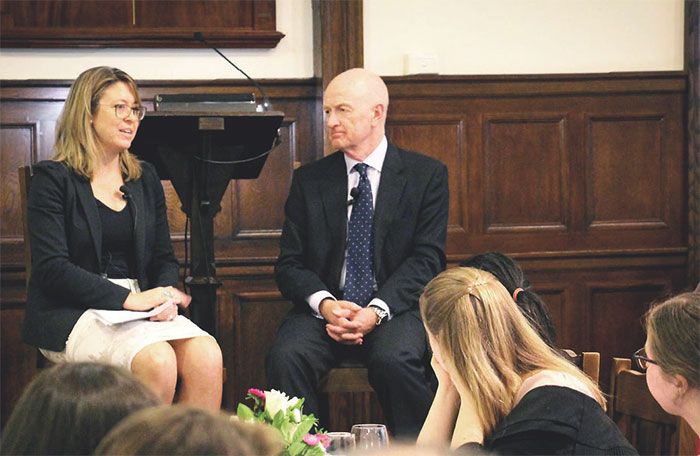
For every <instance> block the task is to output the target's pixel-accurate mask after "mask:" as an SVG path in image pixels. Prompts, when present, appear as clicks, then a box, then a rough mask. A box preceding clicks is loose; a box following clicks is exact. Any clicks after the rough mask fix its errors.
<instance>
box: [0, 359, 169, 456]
mask: <svg viewBox="0 0 700 456" xmlns="http://www.w3.org/2000/svg"><path fill="white" fill-rule="evenodd" d="M159 403H160V401H159V400H158V398H157V397H156V396H155V394H154V393H153V392H151V390H150V389H148V388H147V387H146V386H145V385H144V384H143V383H141V382H140V381H139V380H138V379H137V378H136V377H134V376H133V375H132V374H131V373H130V372H128V371H126V370H125V369H122V368H119V367H115V366H109V365H105V364H97V363H67V364H59V365H56V366H53V367H51V368H49V369H46V370H44V371H42V372H41V373H40V374H39V375H38V376H37V377H36V378H35V379H34V380H33V381H32V382H31V383H30V384H29V386H28V387H27V388H26V389H25V390H24V392H23V393H22V396H21V397H20V399H19V401H18V402H17V405H16V406H15V408H14V410H13V412H12V415H10V418H9V420H8V422H7V425H6V426H5V429H4V431H3V438H2V444H1V445H0V452H1V453H2V454H64V455H67V454H92V452H93V451H94V450H95V447H97V444H98V443H99V442H100V440H101V439H102V437H104V435H105V434H107V432H108V431H109V430H110V429H111V428H112V427H113V426H114V425H115V424H117V423H118V422H119V421H121V419H122V418H124V417H126V416H127V415H129V414H131V413H133V412H135V411H136V410H140V409H142V408H144V407H151V406H154V405H157V404H159Z"/></svg>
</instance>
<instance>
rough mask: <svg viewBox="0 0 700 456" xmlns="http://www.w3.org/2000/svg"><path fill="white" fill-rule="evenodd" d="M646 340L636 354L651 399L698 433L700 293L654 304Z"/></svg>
mask: <svg viewBox="0 0 700 456" xmlns="http://www.w3.org/2000/svg"><path fill="white" fill-rule="evenodd" d="M645 323H646V332H647V340H646V343H645V344H644V348H642V349H640V350H639V351H638V352H637V353H635V355H634V357H635V359H636V361H637V363H638V364H639V366H640V367H641V368H642V369H643V370H646V372H647V385H649V391H650V392H651V395H652V396H654V399H656V401H657V402H658V403H659V405H661V407H662V408H663V409H664V410H666V411H667V412H668V413H670V414H672V415H679V416H682V417H683V418H685V420H686V421H687V422H688V424H689V425H690V427H692V428H693V431H695V433H696V434H700V293H698V292H692V293H683V294H680V295H678V296H675V297H673V298H670V299H668V300H666V301H664V302H662V303H661V304H658V305H655V306H653V307H652V308H651V309H650V310H649V312H647V314H646V317H645Z"/></svg>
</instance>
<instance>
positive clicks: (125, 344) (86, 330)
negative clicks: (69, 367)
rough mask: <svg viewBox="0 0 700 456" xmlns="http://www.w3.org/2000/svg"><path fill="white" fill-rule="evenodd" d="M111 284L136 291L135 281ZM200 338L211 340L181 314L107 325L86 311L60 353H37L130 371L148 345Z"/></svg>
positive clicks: (53, 358)
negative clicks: (168, 318) (169, 319)
mask: <svg viewBox="0 0 700 456" xmlns="http://www.w3.org/2000/svg"><path fill="white" fill-rule="evenodd" d="M129 281H131V279H129ZM114 282H115V283H118V284H119V285H122V286H124V287H125V288H129V289H131V290H132V291H138V285H135V282H136V281H135V280H134V281H133V282H131V283H129V284H128V285H127V284H124V283H119V282H117V280H114ZM125 285H126V286H125ZM200 336H204V337H212V336H211V335H210V334H209V333H207V332H206V331H204V330H202V329H201V328H199V326H197V325H195V324H194V323H192V321H190V320H189V319H188V318H187V317H184V316H182V315H178V316H177V317H176V318H175V319H174V320H171V321H150V320H136V321H129V322H126V323H121V324H116V325H107V324H105V323H103V322H102V321H101V320H100V319H99V318H97V316H96V315H95V314H94V313H92V309H88V310H86V311H85V312H83V314H82V315H81V316H80V318H79V319H78V322H77V323H76V324H75V326H74V327H73V330H72V331H71V333H70V335H69V336H68V340H67V341H66V348H65V349H64V350H63V351H62V352H55V351H51V350H45V349H43V348H42V349H40V351H41V353H42V354H43V355H44V356H45V357H46V358H47V359H48V360H49V361H51V362H53V363H66V362H85V361H94V362H102V363H106V364H111V365H115V366H121V367H124V368H126V369H129V370H131V361H132V360H133V359H134V356H136V354H137V353H138V352H140V351H141V350H143V348H144V347H146V346H148V345H151V344H154V343H156V342H163V341H168V340H178V339H189V338H192V337H200ZM212 339H213V337H212Z"/></svg>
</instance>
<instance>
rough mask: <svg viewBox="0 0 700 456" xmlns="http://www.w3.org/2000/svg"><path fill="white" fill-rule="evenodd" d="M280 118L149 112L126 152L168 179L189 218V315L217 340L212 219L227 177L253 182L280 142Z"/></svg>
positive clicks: (272, 115)
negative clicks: (146, 162) (151, 165)
mask: <svg viewBox="0 0 700 456" xmlns="http://www.w3.org/2000/svg"><path fill="white" fill-rule="evenodd" d="M283 119H284V114H283V113H281V112H278V111H267V112H260V113H257V112H255V113H253V112H241V113H237V112H201V113H198V112H174V111H170V112H164V111H161V112H149V113H147V114H146V117H144V118H143V120H142V121H141V124H140V126H139V131H138V134H137V135H136V137H135V138H134V140H133V142H132V143H131V147H130V148H129V151H130V152H131V153H133V154H135V155H137V156H138V157H139V158H140V159H142V160H145V161H148V162H150V163H152V164H153V165H154V166H155V168H156V170H157V172H158V175H159V176H160V178H161V179H162V180H170V181H171V182H172V184H173V187H174V188H175V191H176V193H177V195H178V197H179V198H180V202H181V204H182V207H181V209H182V211H183V212H184V213H185V214H187V216H189V218H190V220H191V233H192V235H191V244H190V249H189V250H190V252H189V253H190V259H191V260H190V261H191V268H190V276H188V277H187V278H186V280H185V283H186V284H187V285H188V286H189V287H190V293H191V295H192V303H191V304H190V307H189V308H190V315H191V317H192V320H193V321H194V322H195V323H197V324H198V325H199V326H200V327H201V328H202V329H204V330H205V331H207V332H209V333H210V334H212V335H214V336H216V289H217V288H218V287H219V286H221V282H220V281H219V280H218V279H217V278H216V265H215V257H214V217H215V216H216V214H218V213H219V212H220V211H221V198H222V197H223V195H224V192H225V191H226V188H227V187H228V183H229V182H230V181H231V179H256V178H257V177H258V176H259V175H260V172H261V171H262V168H263V165H264V164H265V161H266V159H267V155H268V154H269V153H270V152H271V151H272V149H274V148H275V147H276V146H277V145H278V144H279V134H278V129H279V128H280V126H281V125H282V120H283Z"/></svg>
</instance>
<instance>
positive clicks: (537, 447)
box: [460, 386, 638, 455]
mask: <svg viewBox="0 0 700 456" xmlns="http://www.w3.org/2000/svg"><path fill="white" fill-rule="evenodd" d="M460 450H466V452H467V453H474V452H476V453H479V452H480V451H479V450H486V451H487V452H490V453H494V454H574V455H578V454H581V455H584V454H585V455H590V454H600V455H627V454H630V455H635V454H638V453H637V450H635V449H634V447H633V446H632V445H631V444H630V443H629V442H628V441H627V439H625V437H624V436H623V435H622V433H621V432H620V430H619V429H618V428H617V425H615V423H614V422H613V421H612V420H611V419H610V418H609V417H608V415H606V414H605V411H604V410H603V408H602V407H601V406H600V404H598V403H597V402H596V401H595V400H593V398H591V397H590V396H587V395H585V394H582V393H580V392H578V391H576V390H573V389H571V388H565V387H561V386H541V387H539V388H535V389H533V390H532V391H530V392H528V393H527V394H526V395H525V396H524V397H523V398H522V399H521V400H520V402H518V404H517V405H516V406H515V407H514V408H513V410H512V411H511V412H510V413H509V414H508V415H507V416H506V417H505V418H504V419H503V420H501V422H500V423H498V424H496V427H495V429H494V430H493V432H492V433H491V435H489V436H487V437H486V438H485V439H484V445H483V447H482V446H481V445H479V444H477V443H467V444H465V445H462V446H461V447H460Z"/></svg>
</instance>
